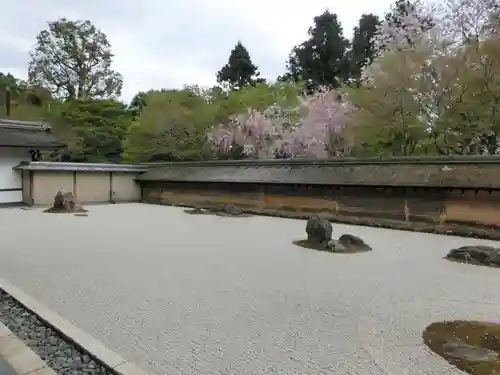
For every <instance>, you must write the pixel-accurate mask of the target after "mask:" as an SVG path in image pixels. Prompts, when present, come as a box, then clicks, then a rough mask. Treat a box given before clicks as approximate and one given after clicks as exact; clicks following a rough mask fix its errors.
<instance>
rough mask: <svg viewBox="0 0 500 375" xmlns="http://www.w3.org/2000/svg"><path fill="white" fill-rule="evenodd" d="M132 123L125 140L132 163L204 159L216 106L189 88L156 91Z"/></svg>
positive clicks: (147, 98)
mask: <svg viewBox="0 0 500 375" xmlns="http://www.w3.org/2000/svg"><path fill="white" fill-rule="evenodd" d="M145 103H146V105H145V106H144V107H143V110H142V111H141V112H140V114H139V116H138V117H137V120H136V121H135V122H134V123H133V124H132V125H131V127H130V133H129V138H128V140H127V142H126V145H125V147H126V148H125V149H126V160H127V161H129V162H147V161H182V160H203V159H204V158H206V157H209V156H208V155H207V154H206V152H207V148H206V147H205V145H206V135H207V132H208V128H209V126H210V125H211V124H212V121H213V119H214V112H213V106H212V105H210V103H209V102H208V101H207V100H206V99H205V98H203V97H201V96H199V95H198V94H197V93H195V92H193V91H191V90H189V89H184V90H170V91H163V92H153V93H150V94H149V95H147V97H146V102H145Z"/></svg>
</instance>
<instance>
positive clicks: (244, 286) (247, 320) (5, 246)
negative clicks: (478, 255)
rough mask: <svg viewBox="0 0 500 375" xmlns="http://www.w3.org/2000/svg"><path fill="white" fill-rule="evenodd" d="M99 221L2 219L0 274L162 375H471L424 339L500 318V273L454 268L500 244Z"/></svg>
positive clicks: (116, 208)
mask: <svg viewBox="0 0 500 375" xmlns="http://www.w3.org/2000/svg"><path fill="white" fill-rule="evenodd" d="M89 209H90V212H89V216H88V217H74V216H66V215H60V214H59V215H57V214H54V215H50V214H45V213H42V212H40V211H37V210H35V211H25V210H20V209H5V210H0V222H1V223H2V225H1V226H0V235H1V238H2V242H1V245H0V259H1V260H2V261H1V262H0V275H1V277H3V278H5V279H7V280H8V281H10V282H11V283H13V284H15V285H17V286H18V287H19V288H21V289H23V290H24V291H25V292H26V293H28V294H30V295H31V296H33V297H34V298H36V299H38V300H39V301H40V302H41V303H43V304H45V305H47V306H50V307H51V308H52V309H54V310H55V311H56V312H58V313H59V314H60V315H62V316H63V317H65V318H66V319H68V320H70V321H71V322H73V323H74V324H76V325H77V326H78V327H79V328H81V329H82V330H84V331H86V332H88V333H89V334H91V335H93V336H94V337H95V338H97V339H98V340H100V341H102V342H103V343H104V344H105V345H106V346H108V347H109V348H110V349H112V350H115V351H116V352H118V353H119V354H121V355H122V356H123V357H125V358H126V359H128V360H130V361H133V362H135V363H136V364H138V365H140V366H141V367H143V368H144V370H146V371H148V372H149V373H150V374H158V375H160V374H161V375H163V374H193V375H196V374H231V375H234V374H300V375H304V374H342V375H344V374H345V375H357V374H359V375H382V374H384V375H388V374H393V375H423V374H426V375H432V374H436V375H451V374H460V373H461V372H459V371H458V370H457V369H455V368H454V367H452V366H450V365H449V364H448V363H447V362H446V361H444V360H442V359H441V358H439V357H437V356H435V355H434V354H433V353H431V352H430V351H429V350H427V348H426V347H425V346H424V345H423V344H422V343H421V338H420V337H421V333H422V331H423V329H424V328H425V327H426V326H427V325H428V324H430V323H431V322H434V321H440V320H451V319H475V320H483V319H484V320H490V321H499V320H500V289H499V288H498V285H500V271H499V270H498V269H490V268H487V267H475V266H470V265H464V264H457V263H451V262H448V261H445V260H443V259H442V257H443V256H444V255H445V254H446V253H447V251H448V250H449V249H450V248H453V247H456V246H461V245H465V244H471V243H482V244H495V243H494V242H492V241H480V240H472V239H464V238H459V237H445V236H437V235H431V234H418V233H411V232H401V231H389V230H382V229H375V228H364V227H349V226H343V225H335V226H334V236H339V235H341V234H342V233H352V234H354V235H358V236H360V237H362V238H363V239H364V240H365V241H366V242H367V243H368V244H370V245H371V246H372V247H373V249H374V251H372V252H370V253H364V254H349V255H332V254H327V253H320V252H316V251H312V250H306V249H302V248H299V247H296V246H294V245H293V244H292V243H291V242H292V241H293V240H297V239H301V238H303V237H304V236H305V231H304V229H305V222H303V221H295V220H285V219H276V218H266V217H252V218H234V219H231V218H221V217H213V216H192V215H187V214H185V213H184V212H183V210H182V209H178V208H169V207H162V206H153V205H143V204H123V205H110V206H92V207H89ZM497 245H498V244H497Z"/></svg>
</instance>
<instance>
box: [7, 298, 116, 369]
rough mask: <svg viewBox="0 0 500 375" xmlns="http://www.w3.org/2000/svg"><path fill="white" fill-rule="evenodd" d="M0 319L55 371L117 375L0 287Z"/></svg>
mask: <svg viewBox="0 0 500 375" xmlns="http://www.w3.org/2000/svg"><path fill="white" fill-rule="evenodd" d="M0 322H2V323H3V324H4V325H5V326H6V327H7V328H9V329H10V330H11V331H12V333H13V334H15V335H16V336H17V337H18V338H19V339H20V340H22V341H23V342H24V343H25V344H26V346H28V347H29V348H30V349H31V350H33V352H35V353H36V354H37V355H38V356H39V357H40V358H41V359H42V360H44V361H45V363H47V365H48V366H49V367H51V368H52V369H53V370H54V371H55V372H56V373H57V374H59V375H82V374H85V375H119V373H118V372H117V371H114V370H112V369H110V368H108V367H107V366H104V365H103V364H101V363H99V362H98V361H96V360H95V358H92V356H91V355H89V354H88V353H86V352H85V350H83V349H82V348H80V347H79V346H77V345H75V344H74V343H73V342H72V341H71V340H68V339H67V338H65V337H64V336H63V335H62V334H61V333H59V332H58V331H57V330H55V329H54V328H53V327H51V326H50V325H48V324H47V323H45V322H44V321H43V320H42V319H40V318H39V317H38V316H37V315H36V314H34V313H33V312H32V311H30V310H29V309H27V308H26V307H24V305H22V304H21V303H19V302H18V301H17V300H15V299H14V298H12V297H11V296H10V295H9V294H7V293H5V291H3V290H1V289H0Z"/></svg>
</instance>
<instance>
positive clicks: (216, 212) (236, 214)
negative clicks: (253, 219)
mask: <svg viewBox="0 0 500 375" xmlns="http://www.w3.org/2000/svg"><path fill="white" fill-rule="evenodd" d="M184 212H185V213H187V214H190V215H216V216H224V217H249V216H252V215H250V214H247V213H244V212H240V211H237V212H234V213H227V212H225V211H223V210H222V209H208V208H191V209H187V210H184Z"/></svg>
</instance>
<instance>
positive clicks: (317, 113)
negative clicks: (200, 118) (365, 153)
mask: <svg viewBox="0 0 500 375" xmlns="http://www.w3.org/2000/svg"><path fill="white" fill-rule="evenodd" d="M348 110H349V106H348V105H347V103H345V102H343V101H342V100H341V98H340V96H339V95H338V94H337V93H336V92H334V91H327V90H320V91H318V92H316V93H314V94H312V95H308V96H302V97H300V98H299V104H298V105H297V106H295V107H291V108H286V107H283V106H279V105H272V106H270V107H268V108H266V109H265V110H264V111H262V112H259V111H256V110H254V109H249V110H248V111H247V112H246V113H243V114H240V115H237V116H233V117H232V118H231V120H230V121H229V122H228V123H227V124H219V125H217V126H214V127H213V129H212V131H211V133H210V134H209V140H210V142H211V143H212V145H213V147H214V148H215V150H216V151H217V152H218V153H220V154H229V153H232V152H234V151H239V152H241V153H242V156H245V157H251V158H258V159H270V158H291V157H304V158H324V157H329V156H338V155H342V154H343V153H344V152H345V150H346V147H345V143H344V139H343V136H342V134H343V131H344V128H345V115H346V112H347V111H348Z"/></svg>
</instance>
